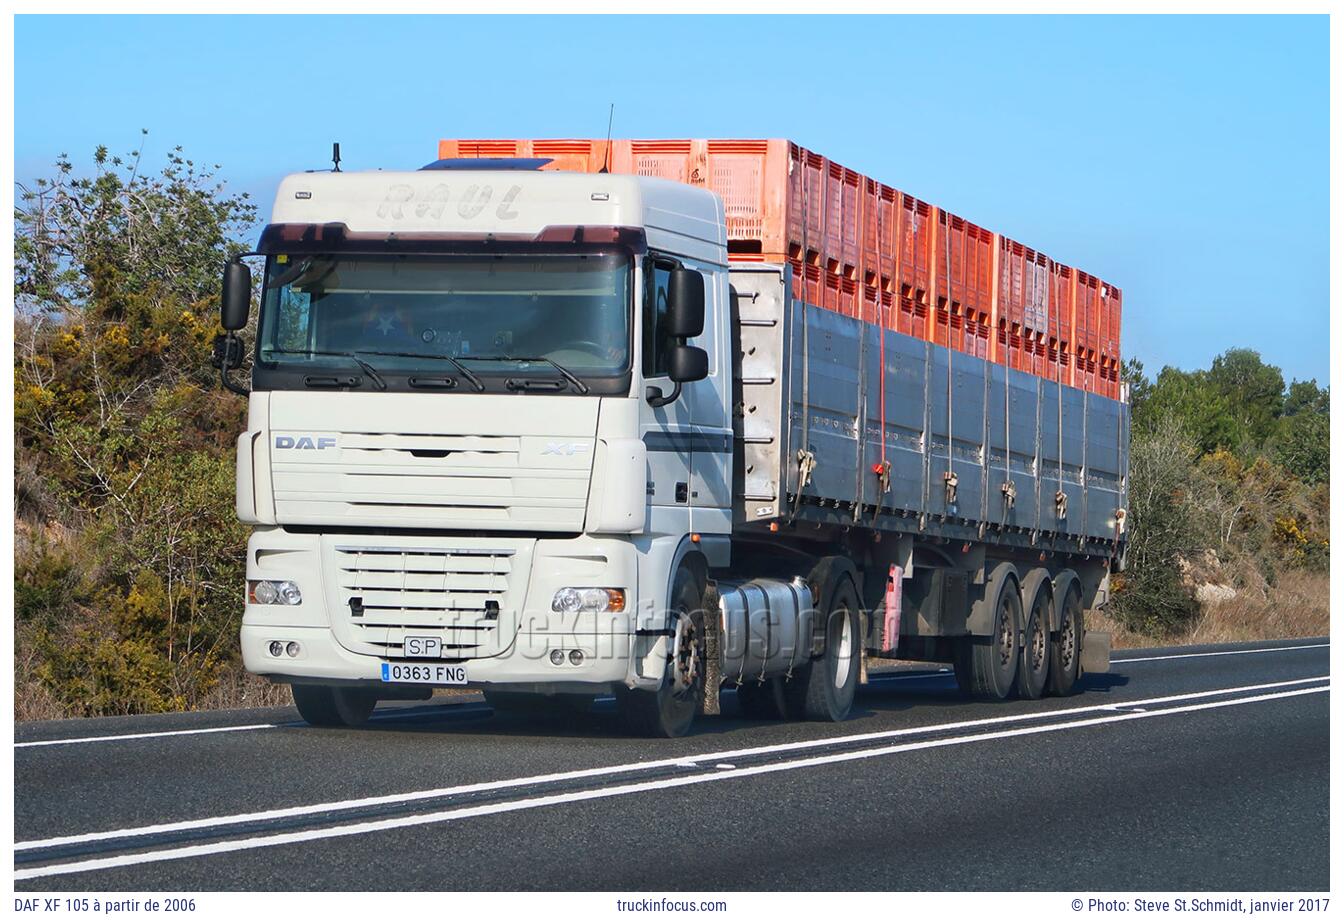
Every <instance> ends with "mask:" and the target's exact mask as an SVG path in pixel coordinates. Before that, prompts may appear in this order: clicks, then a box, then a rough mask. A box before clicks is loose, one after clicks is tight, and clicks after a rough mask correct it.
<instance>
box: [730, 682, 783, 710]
mask: <svg viewBox="0 0 1344 920" xmlns="http://www.w3.org/2000/svg"><path fill="white" fill-rule="evenodd" d="M737 705H738V707H739V708H740V709H741V710H742V717H743V718H746V719H782V718H784V717H785V716H787V715H788V711H789V710H788V701H787V700H785V698H784V680H783V678H780V677H767V678H766V680H765V683H763V684H758V683H756V681H755V680H753V679H748V680H746V681H744V682H743V683H742V684H741V685H739V686H738V688H737Z"/></svg>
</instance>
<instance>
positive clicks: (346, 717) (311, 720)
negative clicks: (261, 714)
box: [289, 684, 378, 728]
mask: <svg viewBox="0 0 1344 920" xmlns="http://www.w3.org/2000/svg"><path fill="white" fill-rule="evenodd" d="M289 689H290V693H292V694H293V696H294V705H295V706H297V707H298V709H299V715H300V716H302V717H303V720H304V721H305V722H307V723H308V724H309V725H315V726H317V727H319V728H341V727H348V728H354V727H356V726H359V725H363V724H364V723H365V722H367V721H368V720H369V716H370V715H372V713H373V707H374V706H377V705H378V697H377V696H375V695H374V693H373V691H372V690H364V689H362V688H358V687H332V686H324V685H322V684H290V687H289Z"/></svg>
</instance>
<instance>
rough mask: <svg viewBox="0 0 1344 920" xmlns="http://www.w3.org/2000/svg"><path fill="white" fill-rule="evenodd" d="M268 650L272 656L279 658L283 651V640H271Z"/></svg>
mask: <svg viewBox="0 0 1344 920" xmlns="http://www.w3.org/2000/svg"><path fill="white" fill-rule="evenodd" d="M270 652H271V657H272V658H279V657H280V656H281V655H283V654H284V653H285V644H284V643H283V642H272V643H271V646H270Z"/></svg>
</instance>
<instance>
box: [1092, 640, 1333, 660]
mask: <svg viewBox="0 0 1344 920" xmlns="http://www.w3.org/2000/svg"><path fill="white" fill-rule="evenodd" d="M1329 647H1330V643H1329V642H1318V643H1316V644H1315V645H1282V646H1279V647H1278V648H1240V649H1231V650H1229V651H1226V652H1186V653H1184V654H1180V655H1150V656H1148V657H1146V658H1142V657H1141V658H1112V659H1111V664H1121V663H1124V664H1134V663H1135V662H1139V661H1171V660H1172V659H1173V658H1217V657H1220V656H1222V655H1263V654H1265V653H1266V652H1296V651H1298V650H1299V649H1304V648H1329Z"/></svg>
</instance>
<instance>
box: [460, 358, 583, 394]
mask: <svg viewBox="0 0 1344 920" xmlns="http://www.w3.org/2000/svg"><path fill="white" fill-rule="evenodd" d="M466 359H467V360H468V361H516V362H518V363H519V364H525V363H527V362H528V361H544V362H546V363H547V364H549V365H550V366H551V367H553V368H555V369H556V370H557V371H559V372H560V376H561V377H564V378H565V380H567V381H569V383H570V384H571V385H573V387H574V389H576V390H578V391H579V393H580V394H581V395H587V393H588V384H586V383H584V382H583V381H582V380H580V379H579V378H578V377H576V376H574V373H573V372H572V371H571V370H569V368H567V367H565V366H564V365H563V364H560V363H558V362H556V361H553V360H551V359H550V358H544V357H542V356H540V355H538V356H536V357H532V358H515V357H513V356H512V355H488V356H484V357H483V356H481V355H467V356H466Z"/></svg>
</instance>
